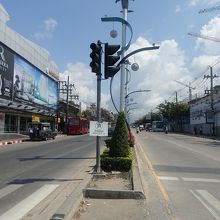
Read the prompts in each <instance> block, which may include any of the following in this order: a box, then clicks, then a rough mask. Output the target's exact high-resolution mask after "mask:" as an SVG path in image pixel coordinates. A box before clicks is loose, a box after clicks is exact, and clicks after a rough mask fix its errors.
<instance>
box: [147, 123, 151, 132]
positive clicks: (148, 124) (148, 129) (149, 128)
mask: <svg viewBox="0 0 220 220" xmlns="http://www.w3.org/2000/svg"><path fill="white" fill-rule="evenodd" d="M145 131H152V125H151V123H146V125H145Z"/></svg>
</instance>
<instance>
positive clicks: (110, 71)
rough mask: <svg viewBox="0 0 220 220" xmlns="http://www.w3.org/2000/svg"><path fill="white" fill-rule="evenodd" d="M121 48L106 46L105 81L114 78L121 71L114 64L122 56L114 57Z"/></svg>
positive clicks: (118, 46)
mask: <svg viewBox="0 0 220 220" xmlns="http://www.w3.org/2000/svg"><path fill="white" fill-rule="evenodd" d="M119 48H120V45H109V44H108V43H106V44H105V79H108V78H109V77H113V76H114V75H115V74H116V73H117V72H118V71H119V70H120V67H119V66H114V64H115V63H116V62H117V61H118V60H119V59H120V56H116V55H115V56H113V54H115V53H116V52H117V51H118V50H119Z"/></svg>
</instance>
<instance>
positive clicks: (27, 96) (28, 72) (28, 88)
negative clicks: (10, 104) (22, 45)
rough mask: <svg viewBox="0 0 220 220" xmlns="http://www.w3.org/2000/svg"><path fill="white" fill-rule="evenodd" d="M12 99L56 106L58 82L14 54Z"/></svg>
mask: <svg viewBox="0 0 220 220" xmlns="http://www.w3.org/2000/svg"><path fill="white" fill-rule="evenodd" d="M13 97H14V100H15V101H19V102H26V103H31V104H38V105H44V106H46V107H48V108H53V109H56V108H57V101H58V82H56V81H55V80H53V79H51V78H50V77H48V76H47V75H46V74H44V73H43V72H41V71H40V70H39V69H37V68H36V67H34V66H33V65H31V64H29V63H28V62H27V61H25V60H24V59H23V58H21V57H20V56H18V55H15V64H14V96H13Z"/></svg>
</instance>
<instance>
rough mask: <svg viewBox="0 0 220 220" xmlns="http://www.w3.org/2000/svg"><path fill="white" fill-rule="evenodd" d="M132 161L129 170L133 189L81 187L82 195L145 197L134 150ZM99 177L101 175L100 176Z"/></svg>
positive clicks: (93, 196) (99, 197)
mask: <svg viewBox="0 0 220 220" xmlns="http://www.w3.org/2000/svg"><path fill="white" fill-rule="evenodd" d="M133 155H134V162H133V163H132V170H131V184H132V188H133V190H110V189H94V188H85V189H83V196H84V197H85V198H93V199H146V196H145V194H144V190H143V186H142V181H141V176H140V172H139V166H138V161H137V160H138V159H137V154H136V150H135V147H134V150H133ZM100 178H101V176H100Z"/></svg>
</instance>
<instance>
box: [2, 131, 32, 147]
mask: <svg viewBox="0 0 220 220" xmlns="http://www.w3.org/2000/svg"><path fill="white" fill-rule="evenodd" d="M28 138H29V137H28V135H22V134H17V133H0V145H7V144H17V143H21V142H22V141H24V140H26V139H28Z"/></svg>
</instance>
